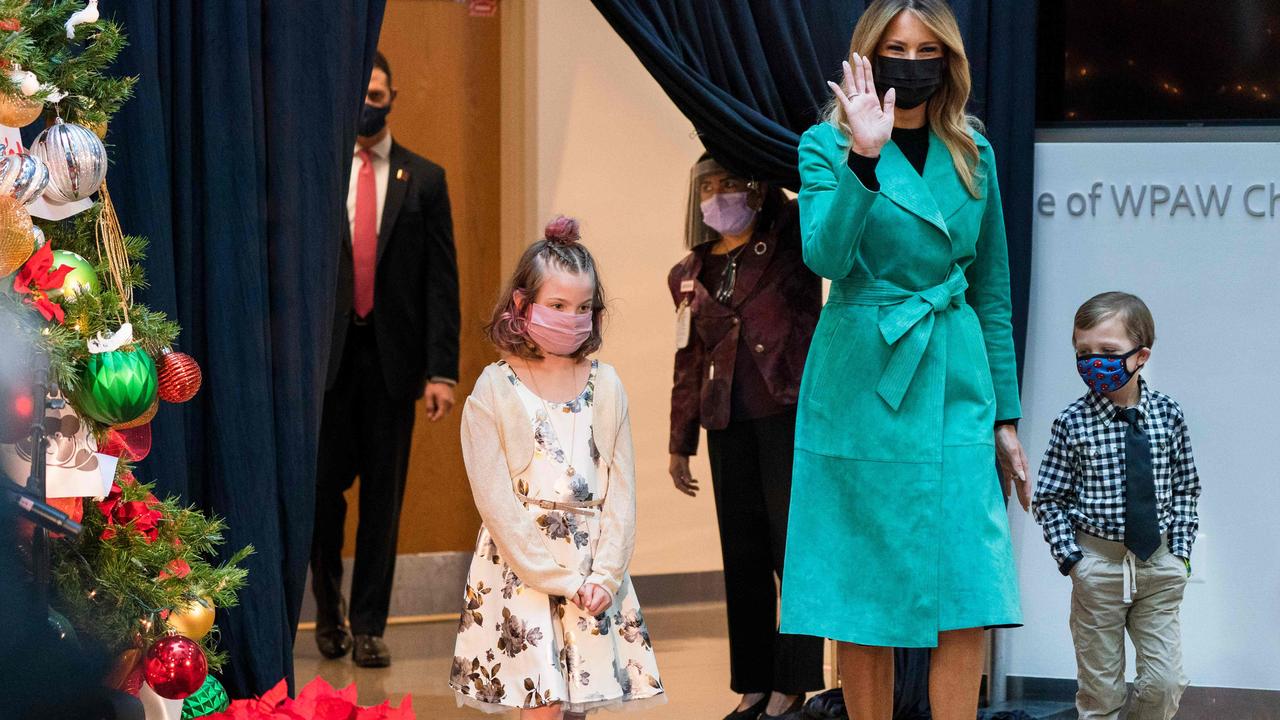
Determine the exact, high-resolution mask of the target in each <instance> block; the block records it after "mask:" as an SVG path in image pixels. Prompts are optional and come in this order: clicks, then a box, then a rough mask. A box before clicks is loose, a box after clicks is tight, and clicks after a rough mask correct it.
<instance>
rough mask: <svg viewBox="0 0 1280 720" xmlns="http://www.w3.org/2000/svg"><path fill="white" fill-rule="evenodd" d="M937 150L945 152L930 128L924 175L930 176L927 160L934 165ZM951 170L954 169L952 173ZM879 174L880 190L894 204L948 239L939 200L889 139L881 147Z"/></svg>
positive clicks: (935, 163)
mask: <svg viewBox="0 0 1280 720" xmlns="http://www.w3.org/2000/svg"><path fill="white" fill-rule="evenodd" d="M939 154H941V155H946V154H947V149H946V147H945V146H944V145H942V143H941V141H939V140H938V139H937V136H936V135H934V134H933V132H932V131H930V132H929V152H928V154H927V155H926V156H925V163H924V169H925V175H927V176H929V177H930V178H932V173H930V170H931V169H933V168H931V167H930V164H933V165H937V164H938V161H939V158H938V157H937V156H938V155H939ZM953 174H954V173H953ZM876 175H877V177H879V178H880V192H881V193H883V194H884V195H885V196H886V197H888V198H889V199H890V200H892V201H893V202H894V203H895V204H896V205H898V206H899V207H901V208H902V209H904V210H906V211H907V212H910V213H912V214H913V215H915V216H917V217H919V218H921V219H922V220H924V221H926V222H928V223H929V224H930V225H933V226H934V227H936V228H938V230H940V231H942V234H943V235H946V236H947V239H948V240H950V239H951V234H950V233H949V232H948V231H947V223H946V221H945V220H944V219H943V217H942V212H941V211H940V210H939V209H938V203H937V202H936V201H935V200H934V195H933V193H932V192H930V189H931V187H932V186H931V185H929V184H928V183H926V182H925V178H924V177H921V176H920V173H918V172H916V169H915V168H914V167H912V165H911V161H910V160H907V156H906V155H903V154H902V150H901V149H899V148H898V144H897V143H895V142H894V141H892V140H890V141H889V142H887V143H885V146H884V147H883V148H882V149H881V150H880V168H879V172H877V173H876Z"/></svg>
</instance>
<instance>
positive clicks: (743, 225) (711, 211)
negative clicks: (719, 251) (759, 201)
mask: <svg viewBox="0 0 1280 720" xmlns="http://www.w3.org/2000/svg"><path fill="white" fill-rule="evenodd" d="M747 195H748V193H745V192H732V193H717V194H715V195H712V196H711V197H709V198H707V199H706V200H703V201H702V221H703V222H705V223H706V224H707V226H708V227H710V228H711V229H712V230H715V231H716V232H718V233H720V234H721V235H740V234H742V233H743V232H745V231H746V229H747V228H749V227H751V221H753V220H755V219H756V211H755V210H752V209H751V205H750V204H749V203H748V202H747Z"/></svg>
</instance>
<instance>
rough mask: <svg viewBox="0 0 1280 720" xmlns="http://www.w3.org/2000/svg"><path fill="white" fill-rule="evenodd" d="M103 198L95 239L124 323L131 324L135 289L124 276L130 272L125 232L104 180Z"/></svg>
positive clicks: (101, 190) (101, 191) (101, 192)
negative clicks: (118, 296) (131, 306)
mask: <svg viewBox="0 0 1280 720" xmlns="http://www.w3.org/2000/svg"><path fill="white" fill-rule="evenodd" d="M99 193H100V194H101V197H102V209H101V211H99V213H98V224H97V227H96V228H95V229H94V238H95V239H96V240H97V243H98V256H99V257H105V258H106V259H107V273H108V274H109V275H110V276H111V282H112V284H114V285H115V287H116V292H117V293H118V294H119V295H120V309H121V310H122V311H123V312H124V321H125V322H129V306H130V305H132V304H133V288H132V287H129V286H127V285H125V283H124V276H125V274H127V273H128V272H129V253H128V252H127V251H126V250H125V246H124V231H123V230H121V229H120V218H119V217H117V216H116V208H115V206H114V205H112V204H111V193H109V192H107V183H106V181H105V180H104V181H103V182H102V187H101V188H99Z"/></svg>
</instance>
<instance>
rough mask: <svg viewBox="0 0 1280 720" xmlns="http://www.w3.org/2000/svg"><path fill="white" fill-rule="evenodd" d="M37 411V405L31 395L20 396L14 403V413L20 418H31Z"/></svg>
mask: <svg viewBox="0 0 1280 720" xmlns="http://www.w3.org/2000/svg"><path fill="white" fill-rule="evenodd" d="M35 409H36V404H35V402H33V401H32V400H31V397H30V396H29V395H19V396H18V397H17V398H15V399H14V401H13V411H14V412H15V413H17V415H18V416H19V417H23V418H29V417H31V413H32V412H34V411H35Z"/></svg>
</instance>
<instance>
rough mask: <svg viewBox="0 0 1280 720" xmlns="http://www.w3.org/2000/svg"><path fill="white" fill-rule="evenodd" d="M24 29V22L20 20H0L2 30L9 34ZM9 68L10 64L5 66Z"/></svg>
mask: <svg viewBox="0 0 1280 720" xmlns="http://www.w3.org/2000/svg"><path fill="white" fill-rule="evenodd" d="M21 29H22V22H21V21H20V20H18V18H5V19H4V20H0V30H5V31H7V32H18V31H19V30H21ZM5 66H6V67H8V63H6V64H5Z"/></svg>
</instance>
